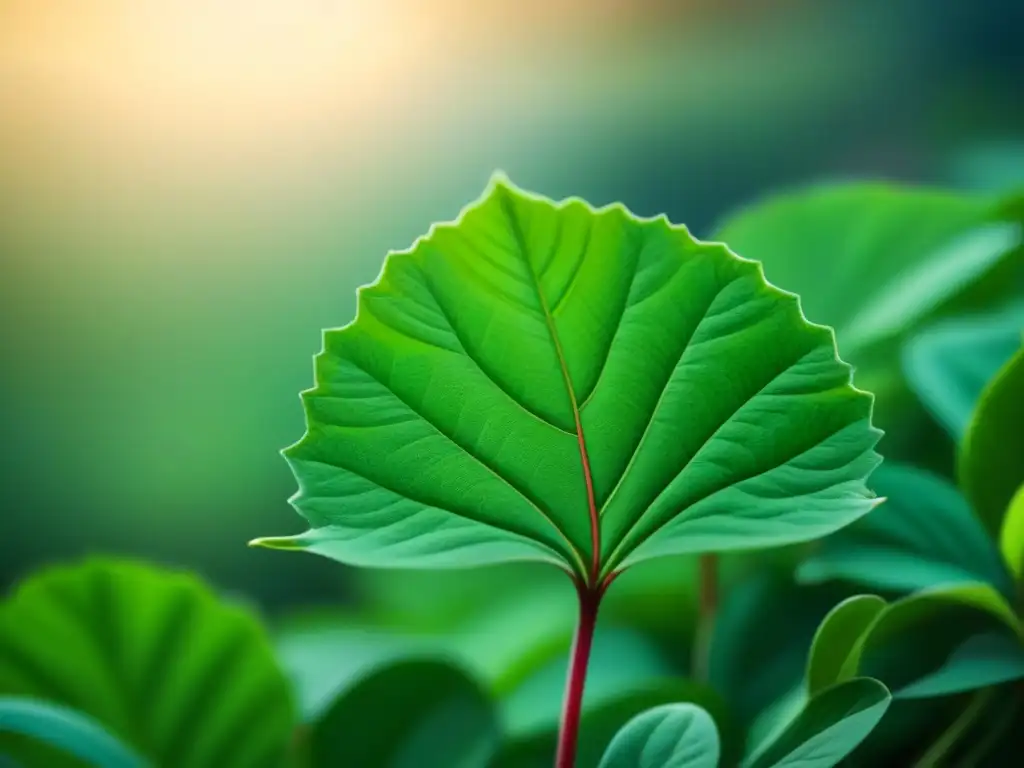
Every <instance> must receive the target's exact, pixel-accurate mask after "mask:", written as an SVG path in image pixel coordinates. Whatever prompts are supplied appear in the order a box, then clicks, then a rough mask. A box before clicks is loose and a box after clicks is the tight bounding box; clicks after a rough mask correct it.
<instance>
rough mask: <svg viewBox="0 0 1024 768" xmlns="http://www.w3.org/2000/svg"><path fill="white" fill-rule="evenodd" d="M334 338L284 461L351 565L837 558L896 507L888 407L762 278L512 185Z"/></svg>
mask: <svg viewBox="0 0 1024 768" xmlns="http://www.w3.org/2000/svg"><path fill="white" fill-rule="evenodd" d="M358 304H359V306H358V312H357V315H356V319H355V321H353V322H352V323H350V324H349V325H347V326H346V327H344V328H341V329H336V330H331V331H327V332H326V334H325V336H324V348H323V351H322V352H321V353H320V354H319V355H318V356H317V358H316V365H315V369H316V386H315V387H314V388H313V389H312V390H310V391H308V392H306V393H304V395H303V402H304V404H305V411H306V422H307V431H306V434H305V436H304V437H303V438H302V440H300V441H299V442H298V443H297V444H296V445H294V446H292V447H291V448H289V449H287V450H286V452H285V455H286V457H287V459H288V461H289V463H290V465H291V467H292V470H293V471H294V473H295V475H296V477H297V479H298V482H299V493H298V494H297V495H296V496H295V497H294V498H293V500H292V501H293V504H294V505H295V507H296V508H297V509H298V511H299V512H300V513H301V514H302V515H303V516H305V517H306V519H307V520H308V521H309V523H310V525H311V529H310V530H309V531H308V532H307V533H304V534H301V535H299V536H295V537H285V538H272V539H262V540H258V541H257V542H256V543H258V544H262V545H266V546H273V547H282V548H286V549H306V550H310V551H313V552H317V553H320V554H323V555H326V556H329V557H332V558H335V559H337V560H340V561H342V562H347V563H351V564H356V565H368V566H389V567H458V566H470V565H478V564H482V563H490V562H497V561H503V560H517V559H539V560H547V561H550V562H554V563H556V564H559V565H561V566H563V567H565V568H567V569H570V570H572V571H573V572H575V573H577V574H579V575H580V576H582V577H585V578H586V579H588V580H589V581H590V582H591V583H596V582H597V581H598V580H600V579H602V578H604V577H605V576H607V575H608V574H610V573H612V572H614V571H615V570H617V569H621V568H622V567H624V566H626V565H629V564H631V563H635V562H638V561H641V560H645V559H649V558H652V557H657V556H661V555H670V554H682V553H688V552H703V551H721V550H732V549H749V548H757V547H765V546H776V545H782V544H787V543H792V542H797V541H805V540H809V539H813V538H817V537H820V536H822V535H824V534H827V533H829V532H831V531H834V530H836V529H837V528H840V527H842V526H843V525H846V524H847V523H849V522H851V521H853V520H855V519H857V518H858V517H860V516H861V515H863V514H865V513H866V512H867V511H868V510H869V509H871V507H872V505H873V503H874V500H873V498H872V494H871V493H870V492H869V491H868V490H867V488H866V487H865V479H866V477H867V475H868V474H869V473H870V472H871V470H872V469H873V468H874V467H875V466H876V465H877V463H878V461H879V457H878V455H877V454H876V453H875V451H874V447H875V444H876V443H877V441H878V438H879V436H880V433H879V432H878V431H877V430H876V429H874V428H873V427H872V426H871V420H870V419H871V404H872V399H871V396H870V395H868V394H866V393H864V392H861V391H859V390H857V389H856V388H854V387H853V385H852V383H851V372H850V368H849V367H848V366H847V365H846V364H844V363H842V362H841V361H840V360H839V359H838V357H837V353H836V348H835V343H834V339H833V334H832V332H831V330H830V329H828V328H826V327H823V326H818V325H813V324H811V323H810V322H808V321H807V320H806V319H805V317H804V315H803V313H802V311H801V309H800V304H799V302H798V300H797V298H796V296H794V295H793V294H789V293H786V292H784V291H781V290H779V289H777V288H775V287H773V286H771V285H769V284H768V283H767V282H765V279H764V276H763V274H762V271H761V267H760V265H759V264H757V263H756V262H752V261H748V260H746V259H743V258H740V257H738V256H736V255H735V254H734V253H732V252H730V251H729V250H728V249H727V248H726V247H725V246H723V245H721V244H714V243H701V242H698V241H696V240H694V239H693V238H692V237H691V236H690V235H689V233H688V232H687V231H686V229H685V228H683V227H679V226H673V225H671V224H670V223H669V222H668V221H667V220H666V219H665V218H664V217H659V218H654V219H640V218H637V217H635V216H633V215H631V214H630V213H629V212H627V211H626V210H625V209H624V208H623V207H622V206H618V205H616V206H611V207H607V208H602V209H598V210H595V209H594V208H592V207H590V206H589V205H587V204H586V203H584V202H583V201H581V200H578V199H570V200H566V201H564V202H562V203H558V204H556V203H554V202H552V201H550V200H547V199H544V198H540V197H536V196H533V195H528V194H526V193H524V192H522V191H520V190H518V189H516V188H515V187H513V186H512V185H511V184H510V183H509V182H508V181H506V180H503V179H497V180H495V181H494V182H493V183H492V185H491V187H490V188H489V189H488V191H487V192H486V193H485V194H484V196H483V198H481V199H480V200H479V201H477V202H476V203H474V204H473V205H471V206H470V207H468V208H467V209H465V210H464V211H463V212H462V214H461V215H460V216H459V218H458V220H457V221H455V222H453V223H448V224H441V225H436V226H435V227H433V228H432V229H431V231H430V233H429V234H428V235H427V236H425V237H424V238H421V239H420V240H418V241H417V242H416V243H415V244H414V245H413V247H412V248H411V249H409V250H408V251H405V252H400V253H393V254H391V255H389V256H388V258H387V260H386V261H385V265H384V269H383V271H382V273H381V275H380V277H379V278H378V280H377V282H376V283H374V284H373V285H372V286H369V287H367V288H364V289H362V290H361V291H360V295H359V302H358Z"/></svg>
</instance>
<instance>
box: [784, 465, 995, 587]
mask: <svg viewBox="0 0 1024 768" xmlns="http://www.w3.org/2000/svg"><path fill="white" fill-rule="evenodd" d="M872 486H873V487H874V489H875V491H876V492H877V493H878V494H879V496H882V497H885V498H886V502H885V504H883V505H881V506H880V507H879V508H878V509H876V510H874V511H872V512H871V513H870V514H868V515H867V516H865V517H863V518H861V519H860V520H858V521H857V522H855V523H854V524H853V525H851V526H849V527H848V528H845V529H843V530H842V531H839V532H838V533H836V534H834V535H832V536H829V537H828V538H826V539H824V540H823V541H821V542H820V543H819V544H818V545H817V547H816V549H815V551H814V553H813V554H812V555H811V556H810V557H809V558H808V559H807V560H806V561H805V562H804V563H802V564H801V566H800V568H799V569H798V571H797V575H798V578H799V579H800V580H801V581H802V582H804V583H818V582H822V581H826V580H829V579H840V580H843V581H846V582H850V583H852V584H857V585H859V586H862V587H867V588H869V589H880V590H893V591H898V592H913V591H916V590H920V589H928V588H931V587H935V586H938V585H943V584H953V583H959V582H978V581H983V582H988V583H991V584H993V585H995V586H997V587H998V588H999V589H1000V590H1001V591H1003V592H1005V593H1006V594H1011V593H1012V580H1011V579H1010V576H1009V574H1008V573H1007V571H1006V568H1005V567H1004V566H1003V564H1002V562H1001V560H1000V557H999V553H998V552H997V551H996V549H995V547H994V546H993V543H992V539H991V537H989V535H988V533H987V532H986V531H985V529H984V528H983V527H982V526H981V525H980V523H979V522H978V519H977V517H976V516H975V515H974V514H973V513H972V512H971V509H970V507H969V506H968V505H967V502H966V500H965V499H964V498H963V497H962V496H961V495H960V493H959V491H957V489H956V488H954V487H953V486H952V485H951V484H950V483H948V482H947V481H946V480H944V479H942V478H940V477H938V476H936V475H933V474H931V473H928V472H925V471H924V470H920V469H916V468H914V467H911V466H907V465H900V464H893V463H892V462H886V463H885V464H884V465H883V466H881V467H879V468H878V470H877V471H876V472H875V474H874V475H873V476H872Z"/></svg>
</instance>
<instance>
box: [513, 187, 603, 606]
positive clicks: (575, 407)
mask: <svg viewBox="0 0 1024 768" xmlns="http://www.w3.org/2000/svg"><path fill="white" fill-rule="evenodd" d="M499 189H500V193H499V194H500V195H501V197H500V201H501V208H502V210H503V211H504V213H505V216H506V218H507V219H508V222H509V227H510V229H511V231H512V236H513V238H514V239H515V242H516V246H517V248H518V250H519V255H520V257H521V258H522V260H523V261H524V262H525V264H526V269H527V271H528V272H529V274H530V279H531V281H532V282H533V287H534V289H535V290H536V292H537V302H538V304H539V305H540V310H541V312H542V313H543V315H544V323H545V325H547V329H548V333H550V334H551V343H552V344H553V345H554V347H555V355H556V357H557V358H558V364H559V366H560V368H561V370H562V379H563V380H564V381H565V389H566V393H567V394H568V396H569V406H570V407H571V408H572V417H573V421H574V422H575V424H576V441H577V444H578V445H579V449H580V463H581V464H582V468H583V482H584V485H585V486H586V493H587V510H588V512H589V515H590V546H591V553H592V554H591V561H590V572H589V574H587V576H588V577H589V580H590V586H591V587H593V586H596V582H597V579H598V577H599V574H600V572H601V520H600V517H599V515H598V510H597V503H596V501H595V499H594V481H593V477H592V476H591V473H590V457H589V456H588V454H587V440H586V436H585V435H584V433H583V423H582V421H581V419H580V408H579V404H578V403H577V401H576V390H575V389H574V387H573V383H572V377H571V376H570V374H569V366H568V364H567V363H566V360H565V354H564V352H563V351H562V343H561V341H560V340H559V338H558V329H557V328H556V327H555V320H554V317H553V316H552V314H551V309H550V307H549V306H548V301H547V298H546V297H545V296H544V289H543V287H542V286H541V283H540V277H539V276H538V275H537V272H536V270H535V269H534V267H533V262H531V261H530V256H529V254H528V253H527V248H526V239H525V238H524V237H523V233H522V230H521V229H520V226H519V220H518V219H517V218H516V214H515V211H514V210H513V209H512V203H511V200H510V199H509V192H508V190H507V189H506V188H505V187H500V188H499ZM551 247H552V248H553V249H554V248H557V247H558V239H557V238H556V239H555V241H554V243H553V244H552V246H551Z"/></svg>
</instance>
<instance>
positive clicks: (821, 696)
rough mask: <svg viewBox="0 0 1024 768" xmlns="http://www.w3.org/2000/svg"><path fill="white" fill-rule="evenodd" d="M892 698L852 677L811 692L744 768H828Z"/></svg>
mask: <svg viewBox="0 0 1024 768" xmlns="http://www.w3.org/2000/svg"><path fill="white" fill-rule="evenodd" d="M891 700H892V697H891V696H890V694H889V691H888V690H887V689H886V687H885V686H884V685H882V684H881V683H880V682H878V681H877V680H872V679H870V678H865V677H861V678H855V679H853V680H847V681H845V682H842V683H839V684H838V685H835V686H833V687H831V688H827V689H825V690H824V691H821V692H820V693H818V694H817V695H816V696H814V697H813V698H812V699H811V700H810V701H808V702H807V705H806V706H805V707H804V708H803V710H801V711H800V713H799V714H798V715H797V716H796V717H795V718H794V719H793V721H792V722H790V723H789V725H788V726H786V727H785V728H784V729H783V730H782V731H781V732H780V733H779V734H778V735H777V736H775V738H774V739H772V740H771V741H769V742H767V743H764V744H761V745H760V746H758V747H757V748H756V749H755V751H754V752H753V753H752V754H751V755H750V756H749V757H748V758H747V759H746V760H745V761H744V762H743V766H744V768H774V767H776V766H777V767H778V768H796V766H799V767H800V768H831V766H834V765H837V764H838V763H839V762H840V761H841V760H842V759H843V758H845V757H846V756H847V755H849V754H850V753H851V752H852V751H853V750H854V749H856V747H857V745H859V744H860V743H861V742H862V741H863V740H864V739H865V738H867V736H868V734H870V733H871V731H872V730H873V729H874V727H875V726H876V725H877V724H878V722H879V721H880V720H881V719H882V716H883V715H884V714H885V711H886V709H888V707H889V703H890V701H891Z"/></svg>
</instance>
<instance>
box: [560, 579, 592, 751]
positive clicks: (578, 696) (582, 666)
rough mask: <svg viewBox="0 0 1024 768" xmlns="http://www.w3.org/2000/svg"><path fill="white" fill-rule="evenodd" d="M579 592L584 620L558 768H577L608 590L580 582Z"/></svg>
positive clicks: (571, 668)
mask: <svg viewBox="0 0 1024 768" xmlns="http://www.w3.org/2000/svg"><path fill="white" fill-rule="evenodd" d="M576 592H577V594H578V595H579V603H580V618H579V623H578V624H577V625H576V637H575V638H574V639H573V643H572V652H571V654H570V656H569V675H568V678H567V680H566V684H565V700H564V702H563V704H562V723H561V726H560V728H559V731H558V754H557V756H556V758H555V768H575V765H576V742H577V741H578V739H579V730H580V711H581V710H582V708H583V687H584V685H585V684H586V682H587V664H588V663H589V661H590V648H591V646H592V645H593V642H594V627H595V626H597V611H598V608H599V607H600V605H601V596H602V594H603V593H604V590H603V589H602V588H600V587H590V586H587V585H586V584H582V583H577V585H576Z"/></svg>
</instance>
